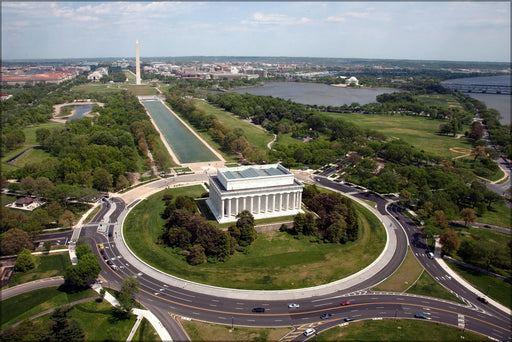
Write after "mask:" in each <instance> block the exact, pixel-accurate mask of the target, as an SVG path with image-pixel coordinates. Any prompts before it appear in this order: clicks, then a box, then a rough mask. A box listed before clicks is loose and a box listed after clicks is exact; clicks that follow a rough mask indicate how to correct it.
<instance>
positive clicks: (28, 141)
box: [1, 121, 63, 172]
mask: <svg viewBox="0 0 512 342" xmlns="http://www.w3.org/2000/svg"><path fill="white" fill-rule="evenodd" d="M62 125H63V124H62V123H58V122H53V121H48V122H45V123H42V124H38V125H34V126H30V127H26V128H24V129H23V133H25V143H24V144H23V146H20V147H19V148H17V149H15V150H12V151H9V152H7V153H5V155H4V156H3V157H2V159H1V166H2V172H6V171H10V170H14V169H15V168H16V167H15V166H13V165H12V164H8V163H7V161H8V160H10V159H12V158H14V157H16V156H17V155H18V154H20V153H22V152H23V151H25V150H27V149H28V148H30V147H32V146H34V145H37V141H36V130H38V129H39V128H48V129H50V130H51V129H52V128H53V127H62ZM31 152H32V151H31ZM31 152H29V153H31ZM41 152H43V151H41ZM43 153H44V152H43ZM36 156H37V155H36ZM39 157H40V156H39ZM23 159H25V160H27V161H28V160H29V161H32V159H31V158H22V159H21V160H23ZM18 162H19V161H18ZM25 163H26V162H25ZM23 165H24V164H23Z"/></svg>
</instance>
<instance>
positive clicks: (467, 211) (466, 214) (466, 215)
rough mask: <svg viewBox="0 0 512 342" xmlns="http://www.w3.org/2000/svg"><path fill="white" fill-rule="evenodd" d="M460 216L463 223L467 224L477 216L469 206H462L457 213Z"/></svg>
mask: <svg viewBox="0 0 512 342" xmlns="http://www.w3.org/2000/svg"><path fill="white" fill-rule="evenodd" d="M459 215H460V217H461V218H462V219H463V220H464V224H465V225H466V226H467V225H468V223H469V222H475V221H476V219H477V218H478V216H476V214H475V211H474V210H473V209H471V208H464V209H462V210H461V211H460V213H459Z"/></svg>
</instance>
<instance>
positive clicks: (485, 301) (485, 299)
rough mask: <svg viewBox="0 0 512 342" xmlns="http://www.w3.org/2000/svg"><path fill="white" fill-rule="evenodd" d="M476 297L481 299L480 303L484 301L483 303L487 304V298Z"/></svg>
mask: <svg viewBox="0 0 512 342" xmlns="http://www.w3.org/2000/svg"><path fill="white" fill-rule="evenodd" d="M477 299H478V300H479V301H481V302H482V303H484V304H489V301H488V300H487V298H485V297H478V298H477Z"/></svg>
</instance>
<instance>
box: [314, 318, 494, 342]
mask: <svg viewBox="0 0 512 342" xmlns="http://www.w3.org/2000/svg"><path fill="white" fill-rule="evenodd" d="M312 340H313V341H318V342H320V341H450V342H452V341H489V339H488V338H487V337H486V336H483V335H480V334H477V333H474V332H471V331H469V330H464V331H463V330H462V329H459V328H456V327H453V326H449V325H444V324H441V323H434V322H425V321H419V320H417V319H416V320H412V319H410V320H408V319H399V320H396V321H395V320H390V319H384V320H381V321H371V320H366V321H361V322H353V323H350V324H349V325H347V326H343V327H339V326H336V327H334V328H332V329H329V330H327V331H325V332H323V333H321V334H319V335H318V336H317V337H316V338H315V339H312Z"/></svg>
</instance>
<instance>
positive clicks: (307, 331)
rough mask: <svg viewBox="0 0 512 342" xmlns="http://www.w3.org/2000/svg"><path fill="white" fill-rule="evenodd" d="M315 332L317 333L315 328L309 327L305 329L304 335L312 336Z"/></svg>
mask: <svg viewBox="0 0 512 342" xmlns="http://www.w3.org/2000/svg"><path fill="white" fill-rule="evenodd" d="M314 333H316V330H315V329H313V328H309V329H306V331H304V336H311V335H313V334H314Z"/></svg>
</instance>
